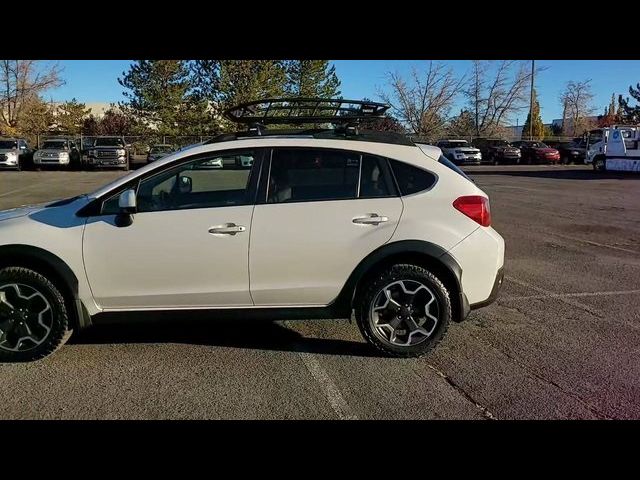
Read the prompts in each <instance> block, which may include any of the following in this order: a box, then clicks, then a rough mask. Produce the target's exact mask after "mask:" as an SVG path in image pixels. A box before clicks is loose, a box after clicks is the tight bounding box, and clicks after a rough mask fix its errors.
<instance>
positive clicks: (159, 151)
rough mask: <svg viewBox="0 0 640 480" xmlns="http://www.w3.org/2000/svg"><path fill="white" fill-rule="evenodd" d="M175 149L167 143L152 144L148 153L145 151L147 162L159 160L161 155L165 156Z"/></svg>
mask: <svg viewBox="0 0 640 480" xmlns="http://www.w3.org/2000/svg"><path fill="white" fill-rule="evenodd" d="M175 150H176V149H175V147H174V146H173V145H167V144H159V145H153V146H152V147H151V149H150V150H149V153H147V163H151V162H155V161H156V160H159V159H161V158H162V157H166V156H167V155H169V154H171V153H173V152H174V151H175Z"/></svg>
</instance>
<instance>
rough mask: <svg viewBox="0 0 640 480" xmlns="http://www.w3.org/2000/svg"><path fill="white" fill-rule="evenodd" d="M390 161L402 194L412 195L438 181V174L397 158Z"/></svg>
mask: <svg viewBox="0 0 640 480" xmlns="http://www.w3.org/2000/svg"><path fill="white" fill-rule="evenodd" d="M389 163H390V164H391V168H392V169H393V174H394V175H395V177H396V181H397V182H398V187H399V188H400V193H401V194H402V195H411V194H412V193H416V192H421V191H422V190H427V189H428V188H431V187H432V186H433V184H434V183H436V176H435V175H434V174H433V173H431V172H427V171H426V170H422V169H421V168H417V167H414V166H412V165H409V164H406V163H404V162H399V161H397V160H389Z"/></svg>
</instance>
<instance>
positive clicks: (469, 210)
mask: <svg viewBox="0 0 640 480" xmlns="http://www.w3.org/2000/svg"><path fill="white" fill-rule="evenodd" d="M453 207H454V208H455V209H456V210H458V211H459V212H462V213H464V214H465V215H466V216H467V217H469V218H470V219H471V220H473V221H475V222H477V223H479V224H480V225H482V226H483V227H488V226H489V225H491V209H490V208H489V199H488V198H487V197H483V196H481V195H466V196H464V197H459V198H457V199H456V200H455V201H454V202H453Z"/></svg>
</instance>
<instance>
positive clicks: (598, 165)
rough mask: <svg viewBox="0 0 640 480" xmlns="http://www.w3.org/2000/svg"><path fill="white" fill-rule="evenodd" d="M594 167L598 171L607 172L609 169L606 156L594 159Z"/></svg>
mask: <svg viewBox="0 0 640 480" xmlns="http://www.w3.org/2000/svg"><path fill="white" fill-rule="evenodd" d="M593 169H594V170H595V171H596V172H606V171H607V162H606V159H605V158H604V157H596V158H594V159H593Z"/></svg>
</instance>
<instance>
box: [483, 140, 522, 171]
mask: <svg viewBox="0 0 640 480" xmlns="http://www.w3.org/2000/svg"><path fill="white" fill-rule="evenodd" d="M473 146H474V147H476V148H477V149H479V150H480V152H481V153H482V161H483V163H493V164H494V165H498V164H500V163H520V158H521V153H520V149H519V148H517V147H514V146H513V145H511V144H510V143H509V142H507V141H506V140H501V139H499V138H476V139H475V140H474V141H473Z"/></svg>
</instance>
